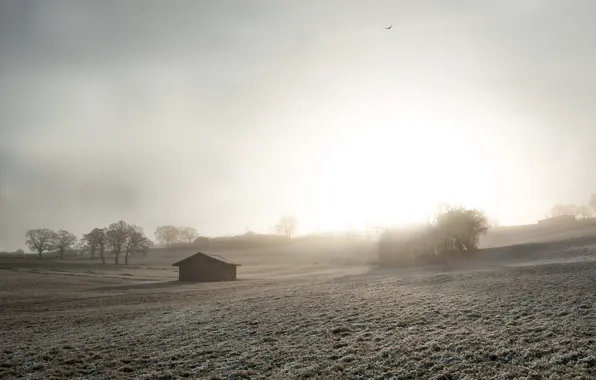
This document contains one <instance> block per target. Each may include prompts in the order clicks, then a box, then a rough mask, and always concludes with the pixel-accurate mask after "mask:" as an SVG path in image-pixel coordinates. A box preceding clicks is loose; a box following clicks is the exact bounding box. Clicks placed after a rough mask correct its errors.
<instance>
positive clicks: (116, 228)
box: [26, 220, 153, 265]
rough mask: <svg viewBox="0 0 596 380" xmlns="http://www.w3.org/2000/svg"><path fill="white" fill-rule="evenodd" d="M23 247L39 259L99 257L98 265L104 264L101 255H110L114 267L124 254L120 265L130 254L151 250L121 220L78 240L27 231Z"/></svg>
mask: <svg viewBox="0 0 596 380" xmlns="http://www.w3.org/2000/svg"><path fill="white" fill-rule="evenodd" d="M26 239H27V240H26V244H27V246H28V247H29V249H30V250H31V251H32V252H37V254H38V255H39V258H42V256H43V254H44V253H46V252H57V253H58V254H59V255H60V258H61V259H63V258H64V255H65V253H66V252H69V251H72V250H77V251H79V252H81V253H85V252H89V253H90V255H91V258H92V259H95V256H96V254H99V257H100V258H101V262H102V263H103V264H105V263H106V258H105V253H106V252H111V253H112V254H113V255H114V264H116V265H118V264H119V261H120V257H121V255H122V254H124V264H125V265H127V264H128V258H129V256H130V255H131V254H133V252H147V250H149V248H151V247H152V246H153V242H152V241H151V240H149V239H148V238H147V237H145V235H144V234H143V232H141V231H139V229H138V228H137V227H136V226H135V225H133V224H129V223H127V222H125V221H123V220H121V221H118V222H115V223H112V224H110V225H109V226H107V227H105V228H94V229H92V230H91V231H90V232H89V233H86V234H83V236H82V238H81V239H80V240H79V239H78V238H77V236H76V235H75V234H73V233H71V232H68V231H66V230H59V231H57V232H56V231H53V230H50V229H48V228H38V229H33V230H29V231H27V233H26Z"/></svg>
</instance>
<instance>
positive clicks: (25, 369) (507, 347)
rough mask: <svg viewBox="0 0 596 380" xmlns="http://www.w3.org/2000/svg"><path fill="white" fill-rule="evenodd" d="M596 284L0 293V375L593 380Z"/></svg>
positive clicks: (429, 278)
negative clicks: (0, 344) (554, 379)
mask: <svg viewBox="0 0 596 380" xmlns="http://www.w3.org/2000/svg"><path fill="white" fill-rule="evenodd" d="M594 278H596V263H594V262H592V263H590V262H584V263H568V264H559V265H542V266H524V267H514V268H506V269H499V270H494V271H490V272H489V271H484V272H468V273H442V274H437V273H435V274H432V273H426V274H424V275H420V276H396V275H391V274H384V275H376V276H373V275H368V276H360V277H353V278H344V279H335V280H333V279H329V280H319V281H312V280H311V281H285V282H284V281H279V282H264V281H247V282H242V281H239V282H237V283H234V284H233V285H229V284H227V285H225V286H224V285H222V286H219V287H218V286H213V285H210V286H203V285H196V286H190V287H188V286H187V287H185V288H180V289H177V288H174V289H173V288H172V287H167V288H163V289H160V288H156V289H143V290H134V289H133V290H127V291H109V290H105V289H104V290H101V291H99V290H94V289H93V288H88V289H82V290H73V289H72V288H69V289H65V290H64V291H62V292H56V291H55V287H56V285H55V284H54V287H52V288H51V289H52V291H51V292H50V291H48V292H47V293H43V287H41V290H37V292H42V293H41V294H40V293H36V296H35V297H33V296H31V297H29V296H28V293H22V294H17V293H13V292H11V293H10V294H8V295H7V293H6V292H3V293H2V297H3V298H2V299H3V310H2V313H1V316H0V322H1V325H0V326H1V327H0V328H1V336H0V339H1V341H2V342H3V343H2V348H1V349H0V350H1V351H0V378H3V379H11V378H20V377H23V378H25V377H26V378H29V379H51V378H77V377H78V378H85V379H93V378H97V379H99V378H115V379H117V378H135V379H136V378H138V379H185V378H193V379H196V378H200V379H265V378H273V379H307V378H312V379H316V378H318V379H327V378H345V379H479V378H482V379H542V378H544V379H549V378H569V379H580V378H583V379H590V378H596V349H595V347H596V338H595V334H596V310H595V306H596V285H595V282H594ZM48 281H49V280H48Z"/></svg>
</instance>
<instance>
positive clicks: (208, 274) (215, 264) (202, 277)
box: [178, 256, 236, 282]
mask: <svg viewBox="0 0 596 380" xmlns="http://www.w3.org/2000/svg"><path fill="white" fill-rule="evenodd" d="M178 270H179V272H178V273H179V274H178V279H179V280H180V281H199V282H206V281H232V280H235V279H236V266H235V265H230V264H226V263H222V262H219V261H216V260H211V259H208V258H204V257H200V256H199V257H196V258H195V259H193V260H191V261H190V262H186V263H184V264H182V265H181V266H179V267H178Z"/></svg>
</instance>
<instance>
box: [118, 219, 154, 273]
mask: <svg viewBox="0 0 596 380" xmlns="http://www.w3.org/2000/svg"><path fill="white" fill-rule="evenodd" d="M152 246H153V242H152V241H151V240H149V239H147V238H146V237H145V235H144V234H143V233H142V232H138V231H136V230H135V228H134V227H132V226H131V228H129V229H128V230H127V237H126V242H125V243H124V265H128V255H129V254H131V253H132V252H135V251H144V250H147V249H149V248H150V247H152Z"/></svg>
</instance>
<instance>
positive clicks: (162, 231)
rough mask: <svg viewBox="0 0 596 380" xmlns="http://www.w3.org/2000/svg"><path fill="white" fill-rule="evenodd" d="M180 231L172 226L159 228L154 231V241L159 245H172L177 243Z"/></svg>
mask: <svg viewBox="0 0 596 380" xmlns="http://www.w3.org/2000/svg"><path fill="white" fill-rule="evenodd" d="M179 236H180V231H179V230H178V228H176V227H174V226H160V227H157V228H156V229H155V239H157V241H159V242H160V243H161V244H165V245H168V246H169V245H172V243H174V242H176V241H178V238H179Z"/></svg>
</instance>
